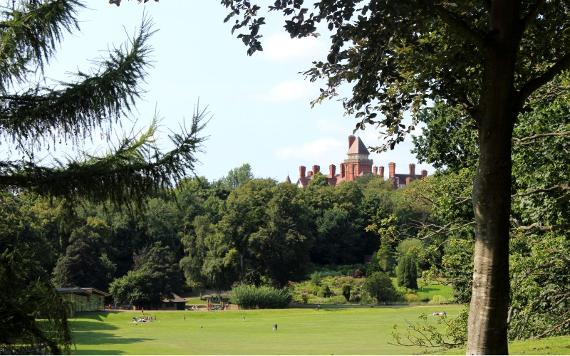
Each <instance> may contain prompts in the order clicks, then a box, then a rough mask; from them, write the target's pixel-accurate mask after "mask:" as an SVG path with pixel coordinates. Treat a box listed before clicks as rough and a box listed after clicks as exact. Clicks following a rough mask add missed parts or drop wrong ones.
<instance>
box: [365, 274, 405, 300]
mask: <svg viewBox="0 0 570 356" xmlns="http://www.w3.org/2000/svg"><path fill="white" fill-rule="evenodd" d="M364 289H365V290H366V291H367V292H368V293H370V295H371V296H373V297H374V298H376V301H377V302H378V303H381V302H390V301H393V300H395V299H396V297H397V294H396V291H395V290H394V286H393V285H392V280H391V279H390V277H388V275H387V274H386V273H384V272H375V273H372V274H371V275H370V276H369V277H367V278H366V282H364Z"/></svg>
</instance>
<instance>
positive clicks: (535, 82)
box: [517, 54, 570, 108]
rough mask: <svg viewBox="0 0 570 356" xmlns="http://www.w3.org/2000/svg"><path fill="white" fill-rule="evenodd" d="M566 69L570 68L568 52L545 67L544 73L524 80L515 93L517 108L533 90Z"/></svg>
mask: <svg viewBox="0 0 570 356" xmlns="http://www.w3.org/2000/svg"><path fill="white" fill-rule="evenodd" d="M566 69H570V54H567V55H565V56H563V57H562V58H560V60H559V61H558V62H556V63H555V64H554V65H553V66H552V67H550V68H549V69H547V70H546V71H545V72H544V73H542V74H540V75H539V76H537V77H535V78H533V79H530V80H529V81H528V82H526V83H525V84H524V85H523V86H522V88H521V89H520V90H519V91H518V94H517V96H518V105H519V108H521V107H522V106H523V104H524V102H525V101H526V99H527V98H528V97H529V96H530V95H531V94H532V93H534V91H535V90H537V89H539V88H540V87H541V86H543V85H544V84H546V83H548V82H549V81H551V80H552V79H553V78H554V77H556V76H557V75H558V74H560V73H561V72H562V71H564V70H566Z"/></svg>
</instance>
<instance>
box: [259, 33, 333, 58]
mask: <svg viewBox="0 0 570 356" xmlns="http://www.w3.org/2000/svg"><path fill="white" fill-rule="evenodd" d="M323 53H326V47H325V44H324V43H323V42H322V41H321V40H319V38H318V37H305V38H291V37H289V35H287V34H285V33H276V34H273V35H270V36H268V37H267V38H266V39H265V40H264V43H263V52H262V57H265V58H267V59H268V60H272V61H280V62H284V61H290V60H296V59H315V58H317V57H318V56H320V55H323Z"/></svg>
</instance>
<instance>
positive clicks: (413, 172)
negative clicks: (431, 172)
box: [410, 163, 416, 179]
mask: <svg viewBox="0 0 570 356" xmlns="http://www.w3.org/2000/svg"><path fill="white" fill-rule="evenodd" d="M410 176H411V177H412V179H414V178H416V165H415V164H413V163H410Z"/></svg>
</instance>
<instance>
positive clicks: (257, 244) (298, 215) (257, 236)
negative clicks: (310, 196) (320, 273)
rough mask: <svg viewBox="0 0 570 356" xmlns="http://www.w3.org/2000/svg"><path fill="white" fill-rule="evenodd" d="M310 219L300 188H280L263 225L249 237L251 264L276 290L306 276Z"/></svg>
mask: <svg viewBox="0 0 570 356" xmlns="http://www.w3.org/2000/svg"><path fill="white" fill-rule="evenodd" d="M309 219H310V216H309V213H308V209H307V207H306V206H304V205H303V204H302V201H301V200H300V199H299V188H297V187H296V186H294V185H291V184H279V185H277V186H276V187H275V188H274V193H273V197H272V198H271V200H270V201H269V202H268V204H267V220H266V222H265V224H264V225H263V226H262V227H260V229H259V230H258V231H256V232H255V233H253V234H252V235H250V236H249V250H250V251H251V252H252V258H254V261H253V264H254V265H258V266H259V267H260V269H261V271H262V272H263V273H264V274H265V275H267V276H268V277H269V278H271V280H272V281H273V282H274V283H275V284H276V285H277V286H279V287H283V286H285V285H286V284H287V282H288V281H292V280H299V279H300V278H302V277H304V276H305V274H306V268H307V266H308V264H309V251H310V248H311V245H312V242H313V239H312V235H311V231H310V230H309Z"/></svg>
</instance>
